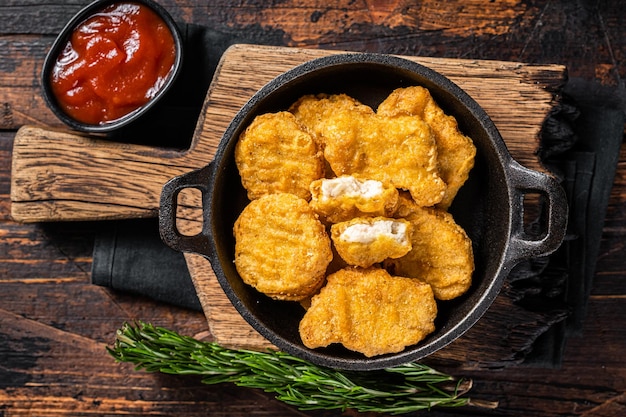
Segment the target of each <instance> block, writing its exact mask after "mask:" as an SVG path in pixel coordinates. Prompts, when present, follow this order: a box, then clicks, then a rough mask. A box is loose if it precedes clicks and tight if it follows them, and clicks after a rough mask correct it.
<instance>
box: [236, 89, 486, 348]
mask: <svg viewBox="0 0 626 417" xmlns="http://www.w3.org/2000/svg"><path fill="white" fill-rule="evenodd" d="M475 154H476V148H475V146H474V144H473V142H472V140H471V139H470V138H469V137H467V136H465V135H463V134H462V133H461V132H460V131H459V129H458V126H457V122H456V120H455V119H454V117H453V116H450V115H446V114H445V113H444V112H443V110H442V109H441V108H440V107H439V106H438V105H437V103H436V102H435V100H434V99H433V97H432V96H431V94H430V92H429V91H428V90H427V89H426V88H423V87H420V86H412V87H406V88H400V89H397V90H395V91H393V92H392V93H391V94H390V95H389V96H388V97H387V98H386V99H385V100H384V101H383V102H382V103H381V104H380V105H379V106H378V108H377V109H376V110H375V111H374V110H373V109H372V108H371V107H369V106H367V105H365V104H362V103H361V102H359V101H357V100H355V99H354V98H352V97H349V96H348V95H345V94H333V95H327V94H320V95H307V96H304V97H301V98H300V99H299V100H298V101H297V102H295V103H294V104H293V105H292V106H291V107H290V108H289V109H288V111H280V112H277V113H267V114H262V115H259V116H257V117H256V118H255V119H254V120H253V121H252V123H251V124H250V125H249V126H248V127H247V128H246V130H245V131H244V132H243V133H242V134H241V135H240V137H239V140H238V142H237V145H236V148H235V161H236V164H237V168H238V170H239V173H240V175H241V180H242V184H243V186H244V188H245V189H246V191H247V194H248V198H249V199H250V203H249V204H248V205H247V206H246V207H245V208H244V210H243V211H242V213H241V214H240V216H239V218H238V219H237V221H236V222H235V225H234V235H235V266H236V268H237V271H238V272H239V274H240V276H241V278H242V279H243V281H244V282H245V283H246V284H248V285H251V286H253V287H254V288H256V289H257V290H258V291H260V292H262V293H264V294H266V295H267V296H269V297H271V298H273V299H277V300H292V301H296V302H300V303H301V304H302V305H303V307H304V308H305V309H306V312H305V313H304V316H303V318H302V320H301V321H300V326H299V332H300V337H301V339H302V342H303V343H304V345H305V346H307V347H308V348H311V349H313V348H319V347H325V346H328V345H330V344H333V343H341V344H342V345H344V346H345V347H346V348H348V349H350V350H353V351H356V352H360V353H362V354H364V355H365V356H367V357H372V356H375V355H381V354H386V353H395V352H399V351H402V350H403V349H405V348H406V347H407V346H410V345H414V344H416V343H418V342H420V341H421V340H423V339H424V338H425V337H426V336H427V335H428V334H430V333H432V332H433V331H434V330H435V324H434V322H435V318H436V315H437V300H450V299H453V298H455V297H458V296H460V295H462V294H463V293H465V292H466V291H467V290H468V288H469V287H470V285H471V280H472V274H473V271H474V257H473V252H472V244H471V241H470V239H469V238H468V236H467V234H466V233H465V231H464V230H463V229H462V228H461V227H460V226H459V225H458V224H456V223H455V221H454V219H453V218H452V215H451V214H450V213H449V212H448V211H447V209H448V208H449V206H450V204H451V203H452V201H453V200H454V197H455V195H456V194H457V192H458V190H459V188H460V187H461V186H462V185H463V183H464V182H465V181H466V180H467V178H468V176H469V172H470V170H471V169H472V167H473V166H474V157H475Z"/></svg>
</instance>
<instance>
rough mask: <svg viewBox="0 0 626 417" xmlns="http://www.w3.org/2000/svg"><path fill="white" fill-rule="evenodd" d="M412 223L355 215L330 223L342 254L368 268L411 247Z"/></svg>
mask: <svg viewBox="0 0 626 417" xmlns="http://www.w3.org/2000/svg"><path fill="white" fill-rule="evenodd" d="M411 227H412V226H411V223H409V222H408V221H406V220H404V219H390V218H387V217H357V218H355V219H352V220H348V221H346V222H341V223H337V224H333V225H332V226H331V227H330V237H331V239H332V241H333V243H334V244H335V249H336V250H337V253H338V254H339V256H341V258H342V259H343V260H344V261H346V262H347V263H348V264H350V265H356V266H361V267H363V268H367V267H369V266H372V265H374V264H375V263H379V262H382V261H384V260H385V259H388V258H399V257H401V256H404V255H406V254H407V252H408V251H410V250H411Z"/></svg>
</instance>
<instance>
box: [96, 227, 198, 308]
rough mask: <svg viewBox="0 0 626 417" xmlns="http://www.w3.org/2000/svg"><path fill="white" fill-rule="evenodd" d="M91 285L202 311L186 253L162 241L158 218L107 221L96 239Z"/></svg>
mask: <svg viewBox="0 0 626 417" xmlns="http://www.w3.org/2000/svg"><path fill="white" fill-rule="evenodd" d="M91 282H92V283H93V284H96V285H100V286H103V287H109V288H112V289H114V290H117V291H124V292H128V293H132V294H139V295H143V296H147V297H149V298H152V299H154V300H158V301H163V302H166V303H169V304H173V305H177V306H180V307H184V308H189V309H193V310H198V311H201V310H202V306H201V305H200V300H199V299H198V295H197V293H196V289H195V287H194V285H193V282H192V280H191V276H190V275H189V270H188V269H187V264H186V262H185V258H184V256H183V254H182V253H180V252H177V251H175V250H173V249H171V248H169V247H168V246H166V245H165V244H164V243H163V242H162V241H161V238H160V236H159V225H158V221H157V220H156V219H146V220H123V221H111V222H107V224H106V225H105V227H103V228H102V231H101V232H99V233H98V235H97V236H96V240H95V245H94V250H93V264H92V270H91Z"/></svg>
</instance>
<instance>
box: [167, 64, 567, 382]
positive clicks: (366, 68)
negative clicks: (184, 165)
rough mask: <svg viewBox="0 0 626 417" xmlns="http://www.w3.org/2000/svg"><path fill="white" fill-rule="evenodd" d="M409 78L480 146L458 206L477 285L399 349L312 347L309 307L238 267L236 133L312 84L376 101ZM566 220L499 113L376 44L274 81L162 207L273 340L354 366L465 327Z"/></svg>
mask: <svg viewBox="0 0 626 417" xmlns="http://www.w3.org/2000/svg"><path fill="white" fill-rule="evenodd" d="M410 85H422V86H424V87H426V88H428V89H429V90H430V92H431V94H432V95H433V96H434V98H435V100H436V101H437V102H438V103H439V105H440V106H441V107H442V108H443V109H444V110H445V111H446V112H447V113H448V114H452V115H454V116H455V117H456V119H457V121H458V123H459V126H460V128H461V130H462V131H463V132H464V133H465V134H466V135H468V136H470V137H471V138H472V139H473V140H474V143H475V145H476V147H477V157H476V162H475V167H474V169H473V170H472V172H471V174H470V178H469V180H468V181H467V183H466V184H465V185H464V187H463V188H462V189H461V191H460V192H459V194H458V196H457V197H456V199H455V201H454V203H453V205H452V206H451V208H450V211H451V212H452V214H453V215H454V217H455V219H456V221H457V222H458V223H459V224H460V225H461V226H462V227H464V228H465V230H466V231H467V233H468V235H469V237H470V238H471V239H472V242H473V248H474V251H475V263H476V269H475V273H474V276H473V284H472V287H471V288H470V290H469V291H468V292H467V293H466V294H465V295H464V296H462V297H460V298H458V299H455V300H452V301H447V302H441V303H439V309H440V311H439V314H438V316H437V319H436V331H435V332H434V333H433V334H431V335H429V336H428V337H427V338H426V339H425V340H423V341H422V342H421V343H419V344H417V345H415V346H411V347H408V348H407V349H405V350H404V351H403V352H401V353H397V354H388V355H383V356H379V357H374V358H366V357H365V356H363V355H361V354H358V353H354V352H350V351H348V350H346V349H344V348H343V347H341V346H339V345H332V346H331V347H328V348H323V349H315V350H311V349H308V348H306V347H305V346H304V345H303V344H302V342H301V340H300V336H299V334H298V323H299V321H300V319H301V317H302V315H303V313H304V310H303V309H302V307H301V306H300V305H299V304H298V303H295V302H280V301H274V300H271V299H269V298H267V297H266V296H264V295H262V294H260V293H258V292H257V291H256V290H255V289H253V288H252V287H249V286H247V285H245V284H243V282H242V281H241V278H240V277H239V275H238V274H237V271H236V269H235V267H234V264H233V257H234V239H233V224H234V222H235V220H236V218H237V216H238V215H239V213H240V212H241V210H242V209H243V207H244V206H245V205H246V204H247V203H248V200H247V199H246V194H245V191H244V189H243V188H242V185H241V180H240V177H239V174H238V172H237V168H236V166H235V162H234V156H233V154H234V149H235V143H236V142H237V139H238V137H239V134H240V133H241V132H242V131H243V129H245V127H246V126H248V124H249V123H250V122H251V121H252V119H253V118H254V117H255V116H256V115H258V114H261V113H266V112H275V111H279V110H285V109H287V108H288V107H289V105H290V104H291V103H293V102H294V101H296V99H298V98H299V97H301V96H302V95H304V94H311V93H346V94H348V95H350V96H352V97H354V98H356V99H358V100H360V101H362V102H364V103H366V104H369V105H371V106H373V107H374V108H376V106H377V105H378V103H379V102H380V101H382V99H384V98H385V97H386V96H387V95H388V94H389V93H390V92H391V91H392V90H393V89H395V88H398V87H406V86H410ZM529 140H530V139H529ZM184 188H196V189H198V190H200V191H201V192H202V203H203V221H204V223H203V228H202V231H201V232H200V233H199V234H198V235H196V236H183V235H182V234H181V233H179V231H178V230H177V229H176V226H175V224H176V204H177V203H176V201H177V196H178V193H179V192H180V191H181V190H182V189H184ZM528 193H538V194H541V195H542V196H544V197H545V200H546V202H547V204H546V205H547V215H546V217H547V222H546V227H545V230H544V232H543V235H542V236H539V237H536V238H530V237H528V236H526V235H525V233H524V228H523V200H524V196H525V195H526V194H528ZM566 222H567V203H566V199H565V193H564V191H563V189H562V188H561V187H560V185H559V184H558V183H557V181H556V180H554V179H553V178H552V177H550V176H547V175H544V174H542V173H539V172H536V171H532V170H528V169H526V168H524V167H522V166H521V165H519V164H518V163H517V162H515V161H514V160H513V159H512V157H511V156H510V154H509V153H508V151H507V149H506V146H505V144H504V142H503V140H502V138H501V137H500V134H499V133H498V131H497V129H496V127H495V126H494V124H493V122H492V121H491V120H490V119H489V117H488V116H487V114H486V113H485V112H484V111H483V110H482V109H481V107H480V106H479V105H478V104H477V103H476V102H475V101H474V100H473V99H472V98H470V97H469V96H468V95H467V94H466V93H465V92H464V91H463V90H462V89H460V88H459V87H458V86H456V85H455V84H453V83H452V82H451V81H449V80H448V79H447V78H445V77H443V76H442V75H440V74H439V73H436V72H435V71H432V70H430V69H428V68H426V67H424V66H422V65H419V64H417V63H414V62H412V61H408V60H406V59H403V58H399V57H394V56H388V55H378V54H339V55H334V56H329V57H324V58H320V59H315V60H312V61H309V62H306V63H304V64H302V65H300V66H298V67H296V68H294V69H292V70H290V71H288V72H286V73H284V74H282V75H280V76H278V77H277V78H276V79H274V80H273V81H271V82H270V83H268V84H267V85H266V86H264V87H263V88H262V89H261V90H259V91H258V92H257V93H256V94H255V95H254V96H253V97H252V98H251V99H250V101H249V102H248V103H247V104H246V105H244V106H243V107H242V109H241V110H240V111H239V112H238V113H237V115H236V116H235V118H234V119H233V120H232V122H231V124H230V125H229V126H228V128H227V129H226V132H225V133H224V136H223V138H222V140H221V143H220V145H219V147H218V150H217V153H216V155H215V159H214V160H213V162H212V163H210V164H209V165H208V166H206V167H204V168H202V169H199V170H197V171H193V172H190V173H187V174H184V175H181V176H179V177H176V178H173V179H172V180H171V181H169V182H168V183H167V184H166V185H165V186H164V188H163V192H162V195H161V207H160V213H159V223H160V226H159V227H160V231H161V236H162V239H163V240H164V241H165V243H167V244H168V245H169V246H171V247H172V248H174V249H176V250H179V251H185V252H195V253H199V254H201V255H204V256H205V257H206V258H208V259H209V260H210V261H211V264H212V267H213V269H214V271H215V274H216V275H217V279H218V280H219V282H220V284H221V286H222V287H223V289H224V291H225V293H226V294H227V295H228V297H229V299H230V300H231V302H232V303H233V305H234V306H235V308H236V309H237V310H238V311H239V313H240V314H241V315H242V316H243V317H244V319H245V320H247V321H248V322H249V323H250V324H251V325H252V326H253V327H254V328H255V329H256V330H257V331H258V332H259V333H261V334H262V335H263V336H265V337H266V338H267V339H268V340H269V341H270V342H272V343H273V344H275V345H276V346H277V347H278V348H280V349H281V350H283V351H286V352H289V353H291V354H292V355H295V356H298V357H301V358H303V359H306V360H309V361H311V362H314V363H316V364H318V365H322V366H327V367H332V368H337V369H352V370H372V369H382V368H385V367H390V366H394V365H400V364H403V363H407V362H410V361H415V360H418V359H420V358H423V357H425V356H427V355H429V354H432V353H433V352H435V351H437V350H438V349H441V348H442V347H444V346H446V345H447V344H448V343H450V342H452V341H453V340H454V339H456V338H458V337H459V336H461V335H462V334H463V333H464V332H465V331H467V330H468V329H469V328H470V327H471V326H472V325H474V324H475V323H476V321H477V320H478V319H479V318H480V317H481V316H482V315H483V313H484V312H485V311H486V310H487V308H488V307H489V306H490V305H491V303H492V301H493V300H494V298H495V297H496V295H497V293H498V292H499V290H500V288H501V286H502V282H503V280H504V279H505V277H506V276H507V275H508V274H509V271H510V270H511V268H512V267H513V266H515V265H516V264H517V263H519V262H520V261H522V260H525V259H529V258H532V257H537V256H543V255H547V254H549V253H551V252H552V251H554V250H555V249H557V248H558V246H559V245H560V243H561V241H562V239H563V236H564V233H565V227H566Z"/></svg>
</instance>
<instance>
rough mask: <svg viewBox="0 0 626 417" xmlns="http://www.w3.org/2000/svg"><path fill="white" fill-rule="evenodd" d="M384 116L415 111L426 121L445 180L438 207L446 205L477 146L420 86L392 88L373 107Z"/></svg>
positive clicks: (464, 176) (471, 164)
mask: <svg viewBox="0 0 626 417" xmlns="http://www.w3.org/2000/svg"><path fill="white" fill-rule="evenodd" d="M376 111H377V113H378V114H380V115H385V116H391V117H393V116H398V115H414V116H420V117H422V118H423V119H424V121H426V123H428V125H429V126H430V128H431V129H432V131H433V134H434V136H435V142H436V143H437V158H438V162H439V175H440V176H441V178H442V179H443V181H444V182H445V183H446V184H447V188H446V191H445V194H444V196H443V199H442V200H441V201H440V202H439V203H438V204H437V207H438V208H441V209H447V208H448V207H449V206H450V204H452V200H454V197H455V196H456V194H457V192H458V191H459V189H460V188H461V186H463V184H464V183H465V181H467V178H468V177H469V172H470V171H471V169H472V168H473V167H474V158H475V156H476V147H475V146H474V143H473V142H472V139H470V138H469V137H467V136H465V135H464V134H462V133H461V132H460V131H459V128H458V125H457V121H456V119H455V118H454V117H453V116H450V115H446V114H445V113H444V111H443V110H442V109H441V107H439V106H438V105H437V103H436V102H435V100H434V99H433V97H432V96H431V94H430V92H429V91H428V90H427V89H426V88H424V87H420V86H413V87H406V88H399V89H397V90H395V91H393V92H392V93H391V94H390V95H389V96H388V97H387V98H386V99H385V100H384V101H383V102H382V103H381V104H380V105H379V106H378V109H377V110H376Z"/></svg>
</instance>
